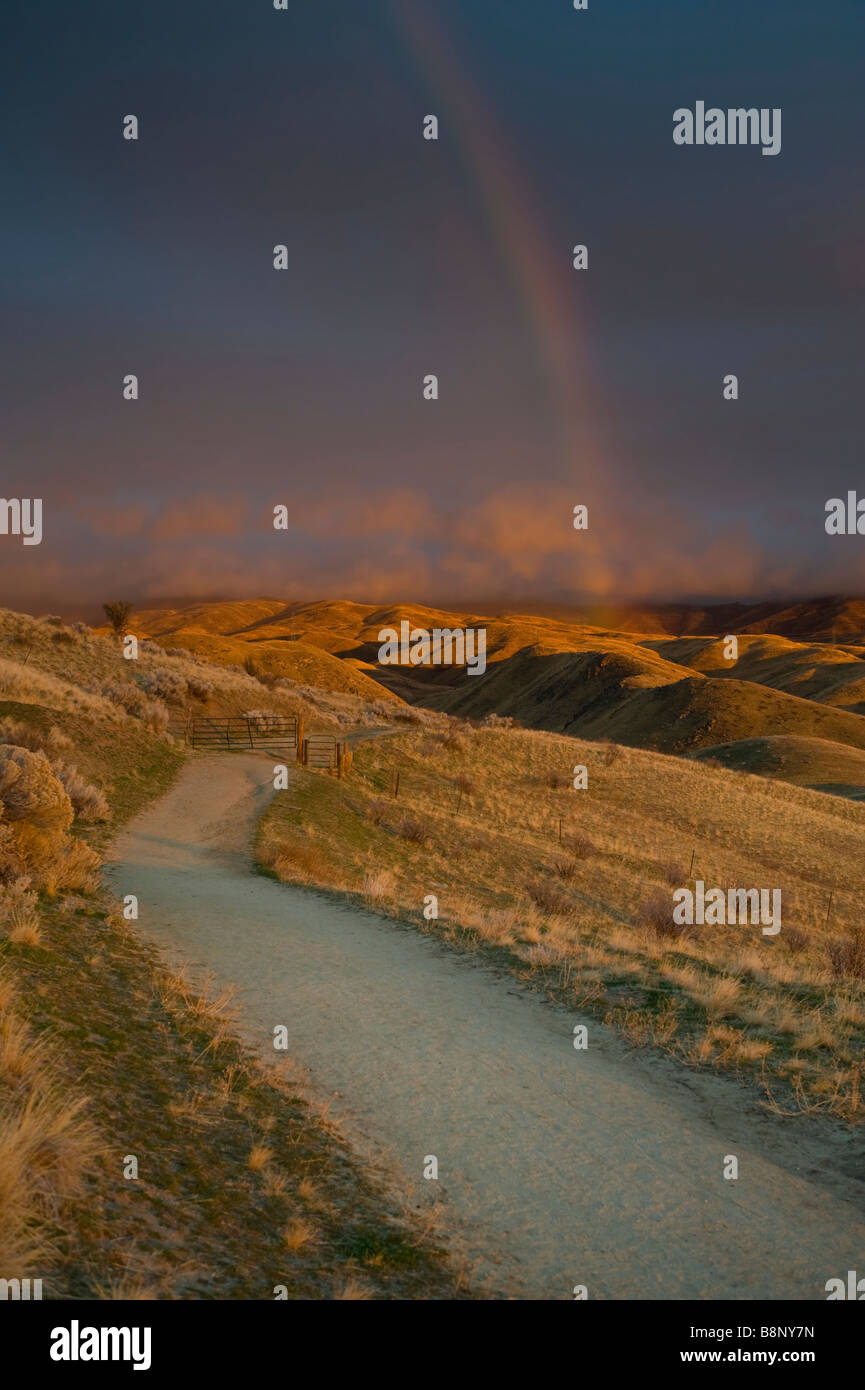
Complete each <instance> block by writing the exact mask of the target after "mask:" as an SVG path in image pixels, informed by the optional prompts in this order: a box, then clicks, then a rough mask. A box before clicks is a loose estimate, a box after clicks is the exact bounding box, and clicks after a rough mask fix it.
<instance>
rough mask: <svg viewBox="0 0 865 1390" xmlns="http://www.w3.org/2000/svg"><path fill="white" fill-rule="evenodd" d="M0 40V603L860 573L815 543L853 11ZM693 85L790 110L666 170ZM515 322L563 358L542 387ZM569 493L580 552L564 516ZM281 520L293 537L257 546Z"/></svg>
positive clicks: (215, 29) (683, 155)
mask: <svg viewBox="0 0 865 1390" xmlns="http://www.w3.org/2000/svg"><path fill="white" fill-rule="evenodd" d="M413 12H415V13H416V14H418V15H419V16H420V17H421V19H424V18H428V19H429V20H430V22H431V23H432V24H433V25H434V27H435V30H436V32H438V33H440V34H441V35H442V36H443V38H444V42H445V48H446V50H447V52H448V53H449V54H450V55H451V57H450V59H449V60H448V61H447V62H446V63H445V64H444V66H442V65H441V64H439V65H436V64H435V63H432V62H430V61H429V55H428V54H427V55H425V54H424V53H423V52H419V51H418V48H417V46H416V45H415V44H413V43H412V40H411V30H412V25H411V24H410V23H408V22H407V20H409V19H410V18H411V15H412V13H413ZM4 16H5V38H6V44H5V51H4V57H3V64H4V73H3V84H2V103H3V108H4V129H5V130H6V132H7V138H6V139H5V141H4V151H3V163H4V170H3V172H4V190H5V194H6V197H5V200H4V201H5V203H6V210H5V215H4V227H3V232H2V238H3V268H4V276H3V280H4V288H3V305H2V309H3V320H4V338H3V353H2V360H0V403H2V418H3V432H4V456H5V466H4V470H3V480H2V487H0V492H2V493H3V494H4V495H6V496H41V497H42V498H43V499H44V502H45V516H46V520H45V540H44V542H43V545H42V546H41V547H39V548H38V549H36V550H34V551H31V552H30V553H26V554H24V553H23V552H22V551H21V548H20V546H18V544H17V542H14V541H13V538H10V537H0V582H2V583H3V585H4V588H3V593H2V595H0V598H2V599H5V600H6V601H12V600H13V599H14V601H16V602H19V603H20V604H21V605H22V606H26V605H27V604H28V603H30V604H33V605H34V606H35V605H37V603H38V604H40V605H42V606H52V605H51V595H52V594H55V595H56V598H55V602H54V606H56V605H57V603H58V602H59V600H60V597H61V596H62V597H63V598H64V601H69V602H72V601H78V600H81V601H85V600H86V601H92V600H93V599H94V598H100V597H102V596H103V595H104V592H105V589H106V586H108V585H111V584H113V583H114V582H115V578H116V576H118V574H119V573H123V576H124V582H125V583H126V584H127V586H128V588H129V591H130V593H133V592H134V593H135V594H141V595H143V594H146V595H147V597H149V598H151V599H153V598H157V597H159V594H160V592H162V593H166V594H168V593H178V592H195V593H213V592H225V591H226V589H227V588H228V587H230V588H232V589H235V590H237V591H238V592H240V591H241V590H242V591H243V592H245V593H255V592H258V591H260V590H261V589H263V588H267V589H268V590H269V591H271V592H275V591H280V592H282V591H287V590H288V589H291V590H292V592H294V591H295V590H299V589H301V588H302V589H303V590H304V592H313V590H314V588H315V587H316V586H317V592H319V593H321V594H324V593H344V594H346V595H350V596H354V597H359V598H364V597H366V596H368V595H372V593H373V590H375V594H374V596H375V598H376V599H378V598H379V597H381V598H382V599H385V598H387V597H388V596H390V597H394V598H408V597H413V598H418V599H424V598H426V599H435V597H436V595H437V593H438V592H439V591H440V590H442V589H446V591H447V593H448V594H449V595H453V594H454V593H455V592H457V591H458V590H459V588H460V586H462V587H463V588H464V589H465V591H466V595H467V597H470V596H471V592H472V591H475V592H481V591H483V592H485V593H490V592H493V591H501V592H504V591H505V589H507V590H508V592H511V593H519V594H524V595H525V596H526V598H530V597H538V598H541V597H547V596H550V597H552V596H556V597H563V598H567V597H573V596H576V593H577V592H578V591H582V592H586V593H591V594H594V593H600V592H603V593H609V592H615V589H616V586H617V585H619V586H620V587H621V589H622V591H623V593H624V591H625V590H629V591H631V592H639V593H642V594H645V595H647V596H655V595H657V596H671V595H672V596H677V597H686V596H688V594H697V593H699V594H700V596H706V595H711V594H713V593H717V594H718V595H723V596H732V595H740V596H742V597H749V596H752V595H755V594H758V593H762V592H770V591H771V592H775V591H778V590H779V589H781V588H782V587H784V586H790V587H791V588H793V589H813V588H820V589H822V588H828V587H832V588H836V589H837V588H844V587H847V588H861V587H862V585H861V575H862V561H861V559H860V555H859V549H858V545H857V543H856V541H855V540H849V541H848V540H847V539H839V540H838V541H837V542H830V541H828V539H827V538H826V537H825V535H824V533H823V529H822V518H823V504H824V502H825V500H826V498H827V497H828V496H831V495H843V494H844V493H846V490H847V488H848V487H855V486H856V483H857V481H858V477H859V468H860V448H861V446H860V441H859V435H860V431H859V428H858V425H859V401H860V400H861V397H862V387H863V381H862V365H863V356H862V349H861V343H860V339H861V333H860V331H859V328H858V321H857V320H858V315H859V314H860V312H861V298H862V288H863V282H865V257H863V253H862V250H861V244H862V243H861V225H862V217H861V213H862V202H863V198H862V195H861V193H860V192H859V189H858V186H857V185H858V178H857V173H856V171H857V169H858V161H859V150H860V149H861V140H862V133H863V130H862V125H863V123H862V116H861V107H860V101H859V95H858V80H859V79H858V71H857V65H858V56H857V55H858V54H859V53H861V51H862V38H863V11H862V8H861V6H858V5H854V4H852V3H840V2H839V3H831V4H828V5H823V6H820V7H815V6H813V5H811V4H806V3H804V0H798V2H797V3H786V4H783V3H776V2H775V0H765V2H764V3H761V5H760V6H759V7H755V6H753V5H752V4H744V3H739V2H738V0H730V2H729V3H723V2H722V0H714V3H707V4H702V5H699V6H695V5H694V4H693V3H692V0H673V2H672V3H667V4H651V3H645V0H640V2H639V3H637V0H629V2H628V3H621V2H620V3H607V4H603V5H602V4H600V3H598V4H593V5H592V6H591V7H590V9H589V11H587V12H586V13H584V14H582V13H581V14H578V13H576V12H574V11H573V10H572V9H571V8H570V7H569V6H568V5H567V4H565V3H564V2H563V3H562V4H561V5H558V6H556V5H548V4H544V5H538V4H537V3H518V2H517V0H459V3H457V0H438V3H436V4H435V5H432V4H431V3H428V0H416V3H415V0H399V2H398V3H397V2H396V0H395V3H393V4H384V3H379V2H378V0H365V3H364V4H363V5H356V6H352V5H348V4H346V3H345V0H339V2H338V3H337V2H336V0H319V3H317V4H315V5H314V6H313V5H303V4H298V5H296V6H294V7H293V8H292V9H291V10H290V11H289V12H286V13H281V12H275V11H273V10H272V8H269V7H268V6H267V5H266V4H264V3H261V4H258V5H250V4H248V3H246V0H236V3H233V2H232V3H229V2H228V0H218V2H217V3H204V0H195V2H194V3H187V4H184V5H182V6H177V5H176V4H173V3H172V4H169V3H167V0H165V2H163V0H154V3H150V4H148V5H147V6H145V7H129V6H118V5H116V4H114V3H110V4H109V3H103V0H96V2H95V3H90V4H88V5H87V6H86V7H84V8H83V9H82V8H81V7H72V6H69V5H67V4H60V3H54V0H49V3H48V4H44V5H39V6H34V5H33V4H27V5H25V4H20V3H16V2H15V0H13V3H11V4H7V6H6V7H5V11H4ZM461 90H467V91H468V93H469V94H470V101H469V105H468V109H470V110H471V111H473V112H475V113H477V115H478V117H479V119H482V120H483V122H484V124H485V129H486V130H488V132H489V145H490V146H491V147H492V148H493V149H494V151H495V157H498V155H499V154H500V156H501V160H502V168H503V169H505V170H506V171H508V172H507V174H506V175H505V177H504V180H503V181H500V182H499V185H498V186H499V189H500V190H501V189H502V188H504V190H505V192H504V193H503V194H501V195H500V196H497V197H493V198H491V197H490V194H489V190H488V188H485V186H484V180H483V177H482V175H483V170H479V169H478V168H477V166H476V164H474V163H473V155H472V139H471V137H472V131H471V130H469V129H466V128H465V110H466V109H467V108H466V106H465V105H464V104H462V105H461V103H460V100H459V98H458V96H457V97H455V95H454V93H455V92H457V93H458V92H459V91H461ZM698 99H705V100H706V101H707V102H708V103H716V104H718V105H720V106H722V107H727V106H738V105H744V106H751V105H755V106H769V107H781V108H782V110H783V147H782V152H781V154H780V155H779V156H778V157H777V158H774V159H766V158H762V157H761V156H760V153H759V150H756V149H737V148H724V149H706V148H704V149H694V148H689V149H684V148H677V147H675V146H674V145H673V142H672V135H671V132H672V113H673V110H674V109H676V108H677V107H679V106H682V105H689V106H691V105H693V103H694V102H695V101H696V100H698ZM428 111H433V112H436V113H437V114H438V115H439V117H440V119H441V123H442V138H441V140H440V142H439V143H438V145H433V144H427V143H425V142H423V141H422V140H421V138H420V121H421V118H422V116H423V115H425V114H426V113H427V112H428ZM127 112H134V113H135V114H137V115H138V116H139V118H140V120H141V138H140V140H139V141H138V142H137V143H131V142H124V141H123V140H122V139H121V138H120V122H121V117H122V116H123V115H124V114H126V113H127ZM10 131H11V132H14V136H13V138H9V136H8V133H9V132H10ZM511 172H513V174H514V182H513V186H512V187H511V185H510V184H509V182H508V179H509V177H510V173H511ZM520 214H522V215H523V216H524V217H527V218H528V219H529V223H530V225H531V226H532V228H533V229H534V234H533V244H532V248H531V251H530V252H529V251H526V254H525V255H524V256H521V255H520V245H519V244H517V246H516V247H515V246H514V236H513V228H514V227H517V228H522V227H524V226H525V225H526V224H525V223H524V222H520V221H519V215H520ZM509 229H510V231H511V236H510V239H509V235H508V233H509ZM577 241H584V242H586V243H587V244H588V245H589V247H590V269H589V272H588V274H586V275H578V274H577V273H576V272H574V271H573V270H572V269H571V268H570V248H571V246H572V245H573V244H574V243H575V242H577ZM277 242H284V243H285V244H286V245H287V246H288V249H289V270H288V271H287V272H285V273H284V274H277V273H276V272H275V271H274V270H273V269H272V267H271V248H272V247H273V245H274V244H275V243H277ZM517 242H518V243H519V236H518V237H517ZM544 276H545V277H546V283H547V284H551V285H552V286H553V291H554V293H553V297H554V299H555V307H554V310H553V313H552V317H551V316H550V314H548V315H547V318H546V320H544V317H543V315H541V316H540V319H539V317H538V314H537V308H538V298H539V295H540V293H541V291H540V288H539V287H540V286H541V285H542V283H543V277H544ZM558 276H560V280H558V279H557V277H558ZM539 322H540V324H541V327H539ZM544 322H546V328H544V327H543V324H544ZM545 333H546V334H547V335H548V336H552V337H553V338H555V337H556V336H558V337H559V338H563V337H564V338H571V339H572V341H573V344H574V346H575V349H576V351H575V356H574V361H575V362H577V363H578V362H579V361H581V360H582V361H583V362H585V364H586V375H585V378H584V379H583V378H582V374H581V372H580V370H579V368H578V367H576V366H575V367H574V372H573V380H572V383H571V386H572V389H569V384H568V383H567V382H565V383H564V384H563V383H562V382H561V381H559V382H556V381H554V380H552V379H551V372H550V361H551V355H552V357H555V356H556V353H558V358H559V360H563V358H562V352H561V347H562V344H561V342H559V343H558V347H554V348H553V350H552V353H551V344H550V341H545ZM565 357H566V354H565ZM432 371H434V372H437V373H438V374H439V376H440V378H441V385H442V397H441V400H440V401H439V402H438V403H437V404H436V405H434V406H431V405H429V404H428V403H425V402H423V401H422V400H421V398H420V381H421V378H422V376H423V375H424V374H425V373H427V372H432ZM126 372H136V373H137V374H138V375H139V377H140V379H141V393H142V394H141V399H140V400H139V401H138V402H135V403H125V402H123V401H122V400H121V398H120V381H121V378H122V376H123V375H124V374H125V373H126ZM728 372H735V373H737V374H738V375H739V377H740V381H741V398H740V400H739V401H738V402H736V403H735V404H731V403H726V402H724V401H722V399H721V379H722V377H723V375H724V374H726V373H728ZM589 373H590V378H591V379H590V378H589ZM568 409H570V415H571V422H570V433H568V432H563V431H562V428H561V416H562V414H563V412H564V413H567V411H568ZM595 444H597V446H598V447H600V449H601V456H600V457H599V458H596V457H595V454H594V452H593V450H594V447H595ZM326 496H327V497H330V498H332V499H333V507H334V508H335V512H334V515H333V517H332V524H331V525H330V526H328V525H327V524H326V518H327V512H326V510H325V511H322V508H323V506H324V499H325V497H326ZM395 497H396V498H402V499H403V500H405V498H410V499H411V501H410V504H407V505H406V506H404V507H402V506H395V505H394V498H395ZM582 500H590V501H591V502H593V503H596V504H597V505H596V508H595V510H593V513H592V520H591V530H590V532H588V533H586V536H589V537H591V542H590V543H589V542H588V541H587V540H586V537H583V538H581V539H580V540H578V541H577V540H575V537H574V534H573V532H571V534H568V532H567V526H568V515H569V513H570V510H571V507H572V505H573V503H575V502H579V501H582ZM278 502H286V503H289V504H291V505H293V507H294V508H295V518H294V519H295V521H296V523H297V524H296V527H295V529H294V530H293V531H292V533H291V535H290V538H288V537H286V536H276V535H274V534H273V532H272V530H269V529H268V516H269V510H270V509H271V508H272V506H273V505H274V504H275V503H278ZM232 509H236V511H233V510H232ZM97 515H101V516H102V518H103V524H101V525H95V524H94V522H93V518H94V517H96V516H97ZM376 515H380V516H382V517H383V518H390V520H387V521H386V522H385V521H383V523H382V530H381V532H380V534H379V535H378V536H376V533H375V527H374V525H373V528H372V532H371V531H370V526H369V517H370V516H373V517H374V516H376ZM322 516H324V517H325V522H322V521H321V517H322ZM394 516H398V517H399V524H394V523H393V518H394ZM352 517H355V518H357V524H356V525H353V523H352ZM106 518H108V521H107V522H106V521H105V519H106ZM208 519H209V520H208ZM305 519H306V522H307V523H308V524H306V525H305V524H304V520H305ZM185 527H186V528H188V531H187V533H186V535H185V537H184V528H185ZM184 540H185V541H186V544H184ZM280 546H281V548H280ZM575 547H577V548H575ZM578 547H581V549H580V548H578ZM824 580H825V582H824ZM400 585H403V586H405V585H408V586H412V592H410V593H409V592H408V591H407V590H406V589H403V590H401V591H400V592H397V588H398V586H400ZM388 591H390V592H388Z"/></svg>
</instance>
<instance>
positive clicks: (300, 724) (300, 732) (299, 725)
mask: <svg viewBox="0 0 865 1390" xmlns="http://www.w3.org/2000/svg"><path fill="white" fill-rule="evenodd" d="M297 761H298V762H299V763H303V762H305V761H306V759H305V758H304V756H303V715H302V714H300V715H298V718H297Z"/></svg>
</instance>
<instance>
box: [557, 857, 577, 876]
mask: <svg viewBox="0 0 865 1390" xmlns="http://www.w3.org/2000/svg"><path fill="white" fill-rule="evenodd" d="M578 868H579V864H578V862H577V860H576V859H557V860H556V862H555V864H554V865H553V873H554V874H556V876H557V877H558V878H562V879H572V878H575V877H576V873H577V869H578Z"/></svg>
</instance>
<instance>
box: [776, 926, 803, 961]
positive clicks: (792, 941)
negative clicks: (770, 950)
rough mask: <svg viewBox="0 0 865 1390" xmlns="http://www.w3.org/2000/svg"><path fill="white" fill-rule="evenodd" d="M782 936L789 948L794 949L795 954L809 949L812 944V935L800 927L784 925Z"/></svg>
mask: <svg viewBox="0 0 865 1390" xmlns="http://www.w3.org/2000/svg"><path fill="white" fill-rule="evenodd" d="M780 937H781V940H782V941H783V943H784V945H785V946H786V947H787V950H788V951H793V952H794V953H795V954H798V953H799V952H800V951H807V949H808V947H809V946H810V944H811V938H810V936H809V935H808V933H807V932H806V931H802V929H801V928H800V927H787V926H784V927H782V928H781V932H780ZM770 940H771V938H770Z"/></svg>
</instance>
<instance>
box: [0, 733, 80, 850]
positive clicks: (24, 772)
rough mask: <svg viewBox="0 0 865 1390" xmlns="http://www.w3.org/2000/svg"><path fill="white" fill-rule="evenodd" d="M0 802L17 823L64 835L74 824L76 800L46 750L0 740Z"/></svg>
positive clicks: (4, 812)
mask: <svg viewBox="0 0 865 1390" xmlns="http://www.w3.org/2000/svg"><path fill="white" fill-rule="evenodd" d="M0 803H2V818H3V819H4V820H5V821H6V822H8V823H10V824H12V825H13V826H18V825H24V824H26V825H28V826H30V827H33V828H34V829H37V830H42V831H46V832H48V833H50V834H55V835H63V834H65V833H66V831H67V830H68V829H69V827H70V825H71V824H72V820H73V812H72V803H71V802H70V800H69V797H68V796H67V795H66V792H65V790H64V788H63V787H62V786H61V784H60V782H59V781H58V779H57V778H56V777H55V776H54V773H53V772H52V770H51V764H50V763H49V761H48V759H47V758H46V757H45V754H44V753H34V752H31V751H30V750H29V749H26V748H17V747H15V746H14V745H11V744H8V743H6V744H0Z"/></svg>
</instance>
